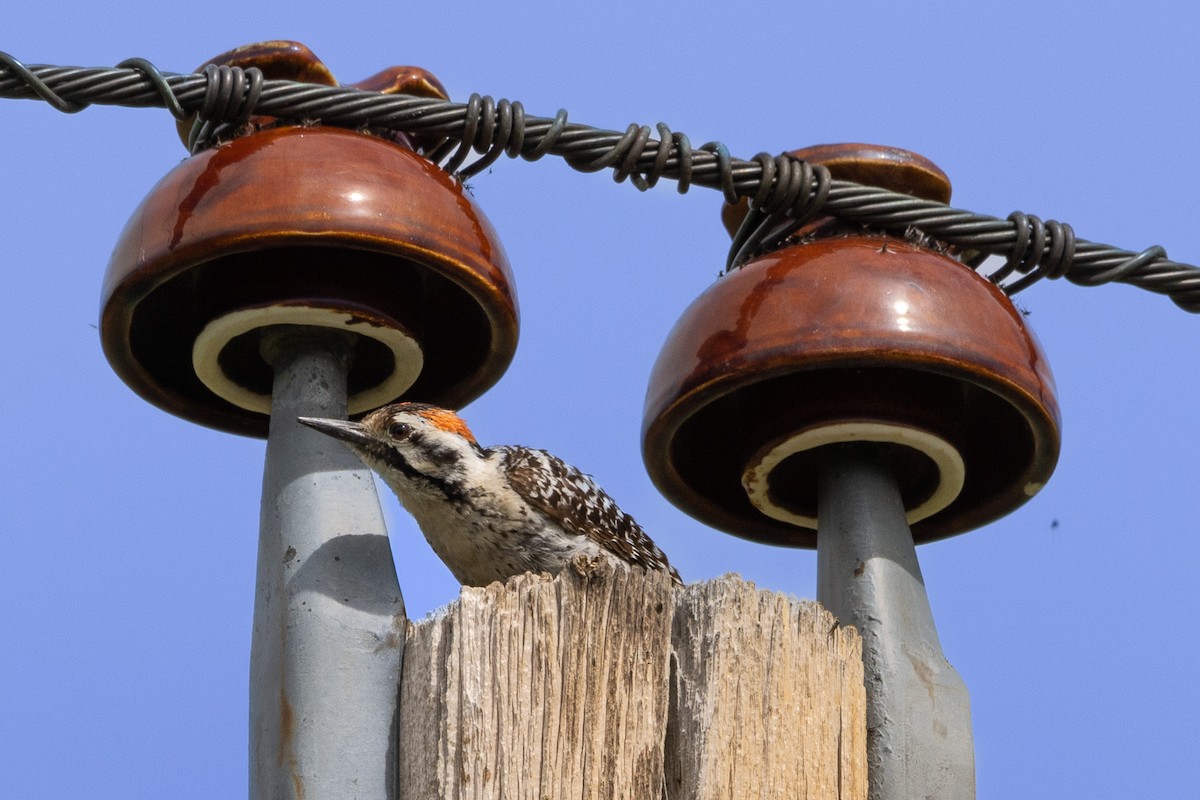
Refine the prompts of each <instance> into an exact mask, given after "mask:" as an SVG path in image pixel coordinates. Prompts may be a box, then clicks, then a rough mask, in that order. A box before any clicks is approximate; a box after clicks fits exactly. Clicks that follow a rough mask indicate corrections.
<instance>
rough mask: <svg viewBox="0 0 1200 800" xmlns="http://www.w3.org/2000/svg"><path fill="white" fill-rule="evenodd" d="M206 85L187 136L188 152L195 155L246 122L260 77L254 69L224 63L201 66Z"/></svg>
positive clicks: (258, 92) (259, 87) (255, 100)
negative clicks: (201, 101) (202, 100)
mask: <svg viewBox="0 0 1200 800" xmlns="http://www.w3.org/2000/svg"><path fill="white" fill-rule="evenodd" d="M204 77H205V78H207V80H208V83H207V84H206V85H205V88H204V102H203V103H202V104H201V106H200V110H199V111H198V112H197V113H196V122H195V123H194V124H193V125H192V129H191V131H190V132H189V133H188V150H189V151H190V152H192V153H198V152H200V151H201V150H204V149H206V148H207V147H209V146H210V145H211V144H212V142H213V141H214V140H216V139H218V138H220V137H221V135H223V134H227V133H228V132H230V131H232V130H234V129H236V128H237V127H238V126H240V125H242V124H244V123H245V122H246V121H247V120H249V119H250V116H251V115H252V114H253V113H254V108H255V106H257V105H258V100H259V98H260V97H261V96H262V84H263V74H262V70H260V69H259V68H258V67H250V68H249V69H242V68H241V67H231V66H229V65H228V64H220V65H217V64H208V65H206V66H205V67H204Z"/></svg>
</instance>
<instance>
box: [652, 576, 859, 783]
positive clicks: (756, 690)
mask: <svg viewBox="0 0 1200 800" xmlns="http://www.w3.org/2000/svg"><path fill="white" fill-rule="evenodd" d="M673 640H674V651H675V652H674V658H673V664H672V667H673V669H672V681H671V723H670V726H669V729H668V739H667V779H668V789H669V796H670V797H672V798H689V799H691V800H704V799H706V798H713V799H714V800H715V799H716V798H751V797H752V798H755V799H756V800H768V799H769V798H781V799H782V798H788V800H795V799H796V798H806V799H808V800H815V799H816V798H840V799H841V800H851V799H852V798H853V799H859V798H866V796H867V769H866V695H865V691H864V689H863V667H862V642H861V640H860V639H859V637H858V634H857V633H856V632H855V631H854V630H853V629H852V628H842V627H840V626H838V625H837V623H836V621H835V620H834V618H833V617H832V615H830V614H829V612H827V611H826V610H825V609H824V608H822V607H821V606H820V605H818V604H817V603H813V602H801V601H798V600H796V599H795V598H791V597H788V596H786V595H783V594H780V593H777V592H765V591H758V590H757V589H755V587H754V585H753V584H751V583H747V582H746V581H743V580H741V579H740V578H737V577H731V576H727V577H724V578H721V579H719V580H715V581H708V582H705V583H699V584H693V585H691V586H688V587H687V588H686V589H684V590H682V591H681V592H680V593H679V595H678V597H677V606H676V609H675V621H674V627H673Z"/></svg>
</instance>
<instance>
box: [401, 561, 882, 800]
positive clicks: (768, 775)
mask: <svg viewBox="0 0 1200 800" xmlns="http://www.w3.org/2000/svg"><path fill="white" fill-rule="evenodd" d="M403 674H404V677H403V683H402V686H401V700H400V752H401V757H400V766H399V774H400V797H401V798H402V799H403V800H407V798H413V799H414V800H416V798H421V800H424V798H430V797H437V798H444V799H446V800H466V799H467V798H478V800H485V798H497V797H503V798H509V799H510V800H518V799H523V798H529V800H541V798H545V797H572V798H594V800H608V799H609V798H654V799H655V800H657V798H664V797H665V798H669V799H670V800H676V798H677V799H678V800H709V799H710V798H711V799H712V800H716V799H717V798H723V799H726V800H732V799H733V798H749V797H753V798H756V799H757V798H763V800H818V798H821V799H825V798H841V800H862V799H863V798H865V797H866V791H867V770H866V745H865V737H866V725H865V695H864V690H863V679H862V651H861V649H860V640H859V637H858V635H857V634H856V633H855V632H854V631H853V630H852V629H849V628H842V627H839V626H838V625H837V623H836V621H835V620H834V619H833V617H832V616H831V615H830V614H829V613H828V612H826V611H825V610H824V609H822V608H821V607H820V606H818V605H817V604H816V603H811V602H809V603H802V602H799V601H797V600H794V599H792V598H788V597H785V596H783V595H780V594H777V593H773V592H762V591H758V590H756V589H755V588H754V587H753V586H751V585H750V584H747V583H746V582H744V581H742V580H741V579H739V578H736V577H728V578H721V579H719V580H715V581H710V582H707V583H701V584H693V585H691V586H688V587H686V588H684V589H677V588H674V587H673V584H672V583H671V581H670V579H669V578H667V576H666V575H665V574H664V573H658V572H652V573H645V572H641V571H636V570H634V571H622V570H617V571H614V570H613V569H612V568H611V567H609V566H608V565H606V564H604V563H595V564H592V563H587V562H585V561H578V562H576V564H575V567H574V568H573V569H569V570H567V571H566V572H564V573H563V574H561V575H559V576H557V577H555V578H553V579H551V578H549V577H548V576H545V575H540V576H539V575H522V576H518V577H516V578H513V579H511V580H509V581H508V582H507V584H499V583H495V584H492V585H491V586H487V587H484V588H478V589H476V588H464V589H463V592H462V595H461V597H460V599H459V600H458V601H457V602H456V603H454V604H453V605H451V606H450V608H449V609H447V610H445V611H444V612H442V613H439V614H437V615H435V616H434V617H432V618H430V619H427V620H423V621H421V622H419V623H416V624H415V625H411V626H410V634H409V640H408V644H407V646H406V648H405V653H404V673H403Z"/></svg>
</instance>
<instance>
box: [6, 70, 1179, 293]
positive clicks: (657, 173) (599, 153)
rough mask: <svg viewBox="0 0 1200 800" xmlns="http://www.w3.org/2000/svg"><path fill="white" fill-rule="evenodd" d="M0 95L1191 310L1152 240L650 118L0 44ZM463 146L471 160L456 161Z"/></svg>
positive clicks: (748, 241) (199, 137)
mask: <svg viewBox="0 0 1200 800" xmlns="http://www.w3.org/2000/svg"><path fill="white" fill-rule="evenodd" d="M256 73H257V74H256ZM0 97H5V98H12V99H40V100H43V101H45V102H47V103H49V104H50V105H51V106H52V107H53V108H55V109H57V110H59V111H62V112H64V113H77V112H79V111H82V110H83V109H84V108H86V107H87V106H88V105H91V104H101V105H119V106H127V107H135V108H145V107H160V108H167V109H168V110H169V111H170V112H171V114H173V115H174V116H175V117H177V118H180V119H183V118H186V117H188V116H191V115H193V114H195V115H196V116H197V123H196V124H195V125H194V126H193V131H192V137H191V138H192V140H193V141H192V144H193V147H194V148H198V149H203V148H204V147H206V146H209V145H210V144H211V143H212V142H213V141H215V140H217V139H219V138H220V137H221V136H223V135H228V133H229V132H230V130H231V128H235V127H236V126H237V125H239V124H241V123H243V122H245V120H246V119H248V118H249V116H250V115H251V114H252V113H257V114H262V115H270V116H274V117H280V118H284V119H289V120H295V121H320V122H321V123H323V124H328V125H340V126H345V127H351V128H376V129H391V130H397V131H405V132H408V133H421V134H430V135H431V138H432V139H434V140H439V137H440V139H441V140H442V143H441V144H440V145H439V146H438V147H436V148H435V149H434V150H433V152H431V153H429V154H427V157H429V158H430V159H431V160H433V161H434V162H435V163H440V164H442V166H443V168H445V169H447V170H448V171H450V172H452V173H457V174H458V175H459V176H460V177H469V176H471V175H474V174H477V173H479V172H481V171H482V170H484V169H486V168H487V167H489V166H491V165H492V164H493V163H495V161H496V160H497V159H499V158H500V157H501V156H508V157H509V158H523V159H525V160H527V161H535V160H537V159H539V158H542V157H543V156H546V155H555V156H558V157H560V158H562V159H564V160H565V161H566V162H567V163H568V164H569V165H570V166H571V167H573V168H574V169H577V170H580V171H583V172H595V171H599V170H604V169H611V170H613V178H614V179H615V180H616V181H618V182H621V181H625V180H629V182H630V183H632V184H633V185H634V187H635V188H637V189H639V190H642V191H645V190H646V189H649V188H650V187H652V186H654V185H655V184H656V183H658V181H659V180H660V179H663V178H666V179H670V180H674V181H676V182H677V185H678V190H679V192H680V193H684V192H686V191H688V189H690V188H691V187H692V186H693V185H697V186H703V187H705V188H709V189H716V190H719V191H720V192H721V193H722V194H723V195H724V197H725V199H726V201H728V202H731V203H736V202H738V201H739V200H740V199H741V198H748V199H749V201H750V203H749V204H750V213H749V214H748V215H747V222H746V223H745V224H743V226H742V229H741V230H739V231H738V232H737V233H736V234H735V236H734V242H733V245H732V246H731V248H730V255H729V258H728V260H727V266H728V267H729V268H736V266H738V265H739V264H741V263H743V262H744V261H745V260H746V259H747V258H750V257H752V256H753V255H754V254H756V253H760V252H764V251H766V250H769V249H770V248H772V247H776V246H778V245H780V244H781V243H784V242H786V240H787V238H788V237H789V236H790V235H791V234H792V232H794V231H795V230H796V229H797V228H799V227H800V226H801V225H802V224H803V223H804V221H805V220H809V219H812V218H813V217H814V215H816V214H817V213H818V212H819V213H821V214H823V215H826V216H834V217H839V218H842V219H844V220H850V221H855V222H859V223H861V224H865V225H871V226H874V227H878V228H882V229H884V230H886V231H888V232H892V233H895V234H897V235H904V234H905V233H906V232H908V231H910V230H912V229H916V230H918V231H920V232H921V233H923V234H925V235H927V236H929V237H932V238H934V239H936V240H938V241H942V242H945V243H947V244H951V245H955V246H958V247H960V248H962V249H964V250H971V251H977V252H983V253H987V254H991V255H998V256H1003V257H1004V258H1005V264H1004V266H1002V267H1001V268H1000V269H998V270H996V271H994V272H992V273H991V274H990V275H988V276H987V277H988V278H989V279H991V280H992V281H993V282H995V283H997V284H998V285H999V286H1000V287H1001V288H1002V289H1004V291H1006V292H1008V293H1009V294H1015V293H1016V292H1019V291H1021V290H1023V289H1025V288H1027V287H1028V286H1030V285H1032V284H1033V283H1035V282H1037V281H1039V280H1042V279H1044V278H1045V279H1051V280H1053V279H1057V278H1064V277H1065V278H1066V279H1067V280H1068V281H1070V282H1071V283H1074V284H1077V285H1080V286H1098V285H1101V284H1104V283H1111V282H1118V283H1127V284H1130V285H1133V286H1137V287H1140V288H1142V289H1145V290H1146V291H1150V292H1155V293H1157V294H1163V295H1167V296H1168V297H1170V298H1171V300H1172V301H1173V302H1174V303H1175V304H1176V305H1177V306H1179V307H1180V308H1182V309H1183V310H1185V311H1188V312H1191V313H1200V269H1198V268H1197V267H1195V266H1192V265H1190V264H1184V263H1180V262H1176V261H1172V260H1171V259H1169V258H1168V257H1167V254H1166V251H1165V250H1164V249H1163V248H1162V247H1160V246H1157V245H1156V246H1152V247H1148V248H1146V249H1144V250H1141V251H1139V252H1136V253H1135V252H1131V251H1128V250H1122V249H1119V248H1116V247H1113V246H1111V245H1105V244H1098V243H1095V242H1090V241H1087V240H1084V239H1077V238H1076V237H1075V233H1074V231H1073V229H1072V228H1071V226H1070V225H1068V224H1066V223H1060V222H1055V221H1047V222H1043V221H1042V220H1040V219H1039V218H1037V217H1034V216H1032V215H1026V214H1022V213H1020V212H1014V213H1013V214H1010V215H1009V217H1008V218H1007V219H998V218H996V217H991V216H987V215H983V214H976V213H973V212H969V211H963V210H960V209H955V208H952V207H949V206H946V205H943V204H941V203H936V202H933V201H929V200H921V199H918V198H914V197H909V196H908V195H904V194H897V193H894V192H890V191H887V190H885V189H878V188H874V187H870V186H863V185H860V184H856V183H851V182H848V181H840V180H832V179H830V177H829V174H828V171H827V170H825V169H824V168H823V167H820V166H815V165H810V164H806V163H805V162H803V161H800V160H799V159H795V158H793V157H791V156H787V155H780V156H774V157H772V156H769V155H767V154H759V155H758V156H755V157H754V158H752V159H749V160H743V159H738V158H735V157H733V156H732V155H731V154H730V152H729V150H728V148H727V147H726V146H725V145H723V144H721V143H720V142H709V143H707V144H705V145H703V146H702V147H699V148H693V147H692V146H691V143H690V141H689V139H688V137H687V136H686V135H685V134H683V133H680V132H672V131H671V129H670V128H669V127H667V125H666V124H664V123H659V124H658V125H657V126H656V130H657V132H658V138H657V139H656V138H654V137H653V136H652V135H651V129H650V128H649V127H648V126H643V125H638V124H632V125H630V126H629V127H628V128H627V129H626V130H625V131H624V132H623V133H621V132H616V131H606V130H601V129H597V128H592V127H589V126H587V125H581V124H579V123H572V122H568V119H567V112H566V111H559V112H558V113H557V114H556V115H555V116H554V117H553V118H545V117H535V116H530V115H527V114H526V113H525V110H524V108H523V107H522V106H521V104H520V103H517V102H512V101H508V100H499V101H497V100H493V99H492V98H490V97H485V96H481V95H472V96H471V98H470V100H469V101H468V102H467V103H454V102H448V101H443V100H438V99H434V98H425V97H414V96H408V95H384V94H379V93H376V92H368V91H364V90H361V89H355V88H351V87H339V86H322V85H316V84H307V83H297V82H293V81H281V80H264V79H263V78H262V75H261V73H260V72H259V71H258V70H257V69H255V68H250V69H247V70H244V71H242V70H239V69H237V68H229V67H221V68H210V69H206V70H205V72H203V73H196V74H175V73H167V72H161V71H160V70H158V69H157V68H156V67H154V65H153V64H151V63H150V62H148V61H146V60H144V59H129V60H127V61H124V62H122V66H118V67H59V66H51V65H28V66H27V65H25V64H23V63H22V62H20V61H18V60H17V59H16V58H14V57H12V56H11V55H8V54H7V53H0ZM472 151H474V152H475V153H478V154H480V158H478V159H476V160H475V161H474V162H473V163H471V164H467V163H466V161H467V158H468V157H469V155H470V153H471V152H472ZM1018 275H1019V276H1020V277H1014V276H1018Z"/></svg>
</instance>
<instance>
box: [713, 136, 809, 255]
mask: <svg viewBox="0 0 1200 800" xmlns="http://www.w3.org/2000/svg"><path fill="white" fill-rule="evenodd" d="M754 160H755V161H757V162H758V165H759V169H760V170H761V178H760V179H759V184H758V190H757V191H756V192H755V194H754V196H753V197H752V198H750V202H749V209H748V210H747V213H746V216H745V217H744V218H743V219H742V224H741V225H739V226H738V229H737V231H736V232H735V233H734V235H733V241H732V242H731V243H730V246H729V256H728V257H727V258H726V260H725V270H726V272H728V271H730V270H733V269H737V268H738V267H740V266H741V265H742V264H744V263H745V262H746V261H748V260H749V259H751V258H753V257H754V256H756V255H759V254H761V253H764V252H770V251H772V250H774V249H775V248H777V247H778V246H779V245H780V244H782V243H783V242H784V241H785V240H786V239H787V238H788V237H789V236H791V235H792V234H793V233H795V231H796V230H797V229H798V228H800V227H801V226H803V225H804V224H805V223H806V222H808V221H809V220H811V219H812V218H813V217H814V216H815V215H816V214H817V213H818V212H819V211H820V210H821V209H822V208H823V207H824V205H825V200H826V199H827V198H828V197H829V190H830V186H831V185H832V183H833V179H832V176H831V175H830V173H829V170H828V169H827V168H826V167H824V166H823V165H820V164H809V163H808V162H807V161H804V160H803V159H800V158H796V157H795V156H793V155H791V154H790V153H782V154H780V155H778V156H772V155H771V154H770V153H759V154H758V155H756V156H755V157H754ZM814 181H815V183H814Z"/></svg>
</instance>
